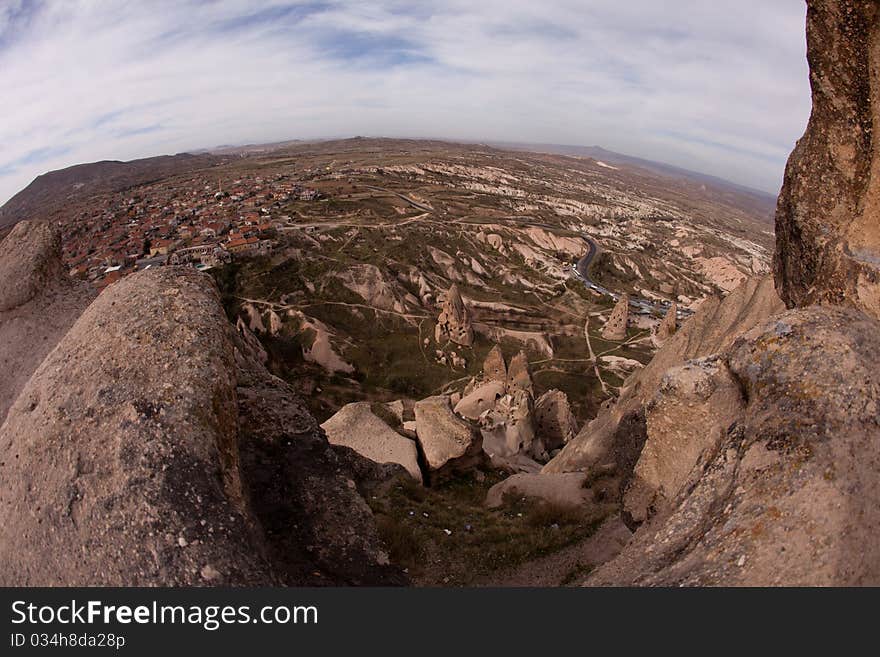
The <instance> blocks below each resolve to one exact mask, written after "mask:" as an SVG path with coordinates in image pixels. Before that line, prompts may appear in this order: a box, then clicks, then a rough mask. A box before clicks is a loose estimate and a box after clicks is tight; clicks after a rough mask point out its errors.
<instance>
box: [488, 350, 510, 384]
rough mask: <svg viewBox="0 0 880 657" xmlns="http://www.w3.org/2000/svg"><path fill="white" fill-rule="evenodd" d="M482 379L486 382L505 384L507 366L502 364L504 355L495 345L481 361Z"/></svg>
mask: <svg viewBox="0 0 880 657" xmlns="http://www.w3.org/2000/svg"><path fill="white" fill-rule="evenodd" d="M483 378H484V379H486V380H487V381H500V382H502V383H505V384H506V383H507V365H506V364H505V362H504V354H503V353H502V351H501V347H499V346H498V345H497V344H496V345H495V346H494V347H492V349H491V350H490V351H489V353H488V355H487V356H486V360H484V361H483Z"/></svg>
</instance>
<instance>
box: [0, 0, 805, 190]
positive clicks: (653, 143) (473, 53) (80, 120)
mask: <svg viewBox="0 0 880 657" xmlns="http://www.w3.org/2000/svg"><path fill="white" fill-rule="evenodd" d="M804 15H805V8H804V3H803V1H802V0H735V1H734V0H729V1H728V0H715V1H713V2H705V1H704V0H627V1H625V2H621V1H620V0H543V1H542V2H534V1H532V0H529V1H523V0H503V1H502V0H480V1H479V2H474V1H473V0H436V1H433V2H404V1H400V0H375V1H370V2H367V1H359V2H355V1H335V0H328V1H326V2H290V1H280V0H263V1H255V0H249V1H246V0H173V1H172V0H151V1H150V2H141V1H134V0H132V1H128V0H0V89H3V94H2V95H0V117H2V121H0V203H2V202H5V201H6V200H7V199H8V198H9V197H10V196H12V195H13V194H15V193H16V192H17V191H19V190H20V189H22V188H23V187H25V186H26V185H27V184H28V183H29V182H30V181H31V180H32V179H33V178H34V177H36V176H37V175H39V174H41V173H44V172H46V171H50V170H53V169H58V168H62V167H65V166H69V165H72V164H78V163H81V162H90V161H95V160H101V159H132V158H136V157H145V156H150V155H159V154H165V153H176V152H181V151H185V150H194V149H198V148H204V147H211V146H215V145H220V144H241V143H257V142H270V141H279V140H284V139H297V138H319V137H331V136H353V135H384V136H405V137H436V138H445V139H462V140H476V141H519V142H537V143H557V144H575V145H577V144H580V145H593V144H598V145H601V146H604V147H606V148H609V149H612V150H617V151H621V152H624V153H628V154H631V155H637V156H641V157H646V158H649V159H655V160H660V161H664V162H669V163H672V164H676V165H679V166H684V167H687V168H691V169H695V170H698V171H703V172H706V173H711V174H715V175H719V176H722V177H725V178H728V179H731V180H734V181H736V182H739V183H743V184H746V185H751V186H754V187H758V188H762V189H765V190H768V191H772V192H776V191H777V190H778V188H779V184H780V182H781V178H782V172H783V168H784V164H785V160H786V158H787V156H788V153H789V152H790V150H791V148H792V147H793V145H794V142H795V140H796V139H797V138H798V137H800V135H801V133H802V132H803V129H804V126H805V125H806V120H807V118H808V116H809V110H810V98H809V84H808V79H807V67H806V61H805V42H804Z"/></svg>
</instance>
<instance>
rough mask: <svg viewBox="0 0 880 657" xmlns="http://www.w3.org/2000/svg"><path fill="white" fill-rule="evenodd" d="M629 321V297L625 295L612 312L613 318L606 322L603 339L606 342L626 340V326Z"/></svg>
mask: <svg viewBox="0 0 880 657" xmlns="http://www.w3.org/2000/svg"><path fill="white" fill-rule="evenodd" d="M628 321H629V295H627V294H624V295H623V296H621V297H620V299H619V300H618V302H617V304H616V305H615V306H614V309H613V310H612V311H611V316H610V317H609V318H608V321H607V322H605V326H603V327H602V337H603V338H605V339H606V340H615V341H620V340H625V339H626V325H627V322H628Z"/></svg>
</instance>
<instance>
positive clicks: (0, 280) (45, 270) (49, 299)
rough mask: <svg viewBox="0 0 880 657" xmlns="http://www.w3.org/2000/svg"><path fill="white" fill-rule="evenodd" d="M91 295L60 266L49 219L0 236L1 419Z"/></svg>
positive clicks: (56, 238) (56, 237)
mask: <svg viewBox="0 0 880 657" xmlns="http://www.w3.org/2000/svg"><path fill="white" fill-rule="evenodd" d="M94 296H95V292H94V290H92V288H91V287H90V286H89V285H88V284H86V283H81V282H78V281H74V280H72V279H71V278H70V277H68V276H67V273H66V272H65V271H64V270H63V267H62V264H61V241H60V238H59V235H58V231H57V230H56V229H55V228H54V227H53V226H51V225H50V224H48V223H43V222H32V221H22V222H19V223H18V224H16V225H15V227H14V228H13V229H12V231H11V232H10V233H9V235H7V236H6V239H4V240H3V241H2V242H0V371H2V376H0V424H2V422H3V420H4V419H5V417H6V413H7V411H8V410H9V407H10V406H11V405H12V402H13V401H15V398H16V397H17V396H18V393H19V392H20V391H21V389H22V388H23V387H24V385H25V384H26V383H27V380H28V379H29V378H30V376H31V374H33V372H34V370H35V369H37V366H38V365H39V364H40V363H41V362H42V361H43V359H44V358H45V357H46V355H47V354H48V353H49V352H50V351H51V350H52V348H53V347H54V346H55V345H56V344H57V343H58V341H59V340H60V339H61V338H62V337H63V335H64V334H65V333H66V332H67V330H68V329H69V328H70V327H71V326H72V325H73V323H74V321H76V318H77V317H79V316H80V314H81V313H82V311H83V310H85V308H86V306H88V304H89V303H90V302H91V300H92V299H93V298H94Z"/></svg>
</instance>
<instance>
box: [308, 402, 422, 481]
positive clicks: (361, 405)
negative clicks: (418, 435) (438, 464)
mask: <svg viewBox="0 0 880 657" xmlns="http://www.w3.org/2000/svg"><path fill="white" fill-rule="evenodd" d="M321 428H322V429H323V430H324V433H326V434H327V440H328V441H330V444H331V445H344V446H346V447H351V448H352V449H353V450H354V451H356V452H357V453H358V454H360V455H361V456H363V457H365V458H368V459H370V460H371V461H375V462H376V463H397V464H399V465H401V466H403V467H404V468H405V469H406V471H407V472H408V473H409V474H410V476H411V477H412V478H413V479H415V480H416V481H418V482H419V483H421V481H422V471H421V470H420V469H419V450H418V447H416V444H415V442H414V441H412V440H410V439H409V438H406V437H404V436H402V435H400V434H399V433H397V432H396V431H395V430H394V429H392V428H391V427H389V426H388V425H387V424H386V423H385V421H384V420H382V419H381V418H379V417H378V416H376V415H375V414H374V413H373V411H372V409H371V408H370V403H369V402H356V403H353V404H346V405H345V406H343V407H342V408H341V409H340V410H339V411H338V412H337V413H335V414H334V415H333V417H331V418H330V419H329V420H327V421H326V422H324V424H322V425H321Z"/></svg>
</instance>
